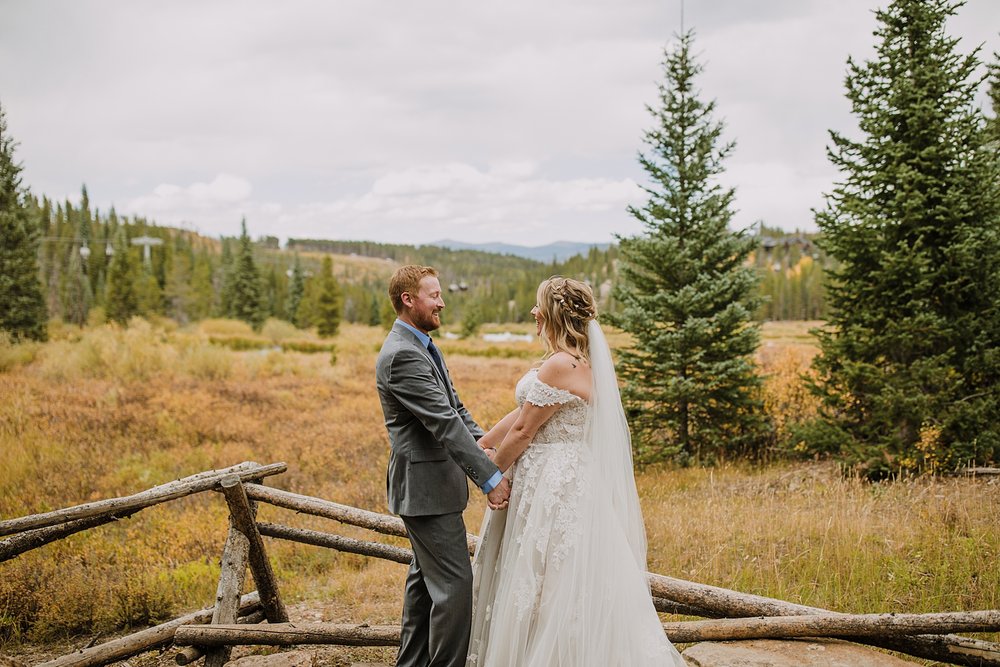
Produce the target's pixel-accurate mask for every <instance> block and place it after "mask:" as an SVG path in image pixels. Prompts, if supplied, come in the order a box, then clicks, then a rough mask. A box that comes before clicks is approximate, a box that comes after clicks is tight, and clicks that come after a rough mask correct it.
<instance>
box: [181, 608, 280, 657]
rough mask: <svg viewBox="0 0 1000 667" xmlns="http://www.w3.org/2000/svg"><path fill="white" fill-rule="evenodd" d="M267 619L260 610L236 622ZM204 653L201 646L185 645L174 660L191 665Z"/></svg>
mask: <svg viewBox="0 0 1000 667" xmlns="http://www.w3.org/2000/svg"><path fill="white" fill-rule="evenodd" d="M241 612H242V610H241ZM265 620H266V619H265V618H264V612H263V611H259V610H258V611H255V612H254V613H252V614H249V615H247V616H243V617H241V618H239V619H237V620H236V622H237V623H263V622H264V621H265ZM203 655H205V651H204V650H203V649H202V648H201V647H200V646H185V647H184V648H182V649H181V650H179V651H177V653H176V654H175V655H174V662H176V663H177V664H178V665H190V664H191V663H192V662H195V661H196V660H198V659H200V658H201V657H202V656H203Z"/></svg>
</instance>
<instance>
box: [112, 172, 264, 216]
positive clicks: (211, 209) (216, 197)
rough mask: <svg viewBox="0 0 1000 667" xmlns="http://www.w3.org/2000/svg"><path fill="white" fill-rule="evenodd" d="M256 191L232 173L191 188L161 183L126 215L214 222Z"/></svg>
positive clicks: (131, 203)
mask: <svg viewBox="0 0 1000 667" xmlns="http://www.w3.org/2000/svg"><path fill="white" fill-rule="evenodd" d="M252 192H253V187H252V186H251V185H250V182H249V181H247V180H246V179H244V178H241V177H239V176H234V175H232V174H218V175H217V176H216V177H215V178H214V179H212V180H211V181H210V182H208V183H192V184H190V185H187V186H180V185H174V184H173V183H161V184H160V185H157V186H156V187H155V188H154V189H153V191H152V192H151V193H149V194H147V195H142V196H139V197H136V198H134V199H132V200H130V201H129V202H128V203H127V204H126V206H125V212H130V213H132V214H136V215H146V216H156V217H159V218H163V219H168V220H171V221H175V222H176V221H181V220H194V219H198V218H199V217H202V216H208V217H209V219H211V218H215V217H217V216H219V215H225V214H226V212H228V211H232V210H233V209H234V207H237V208H238V207H239V205H240V204H242V203H246V202H248V201H249V197H250V194H251V193H252Z"/></svg>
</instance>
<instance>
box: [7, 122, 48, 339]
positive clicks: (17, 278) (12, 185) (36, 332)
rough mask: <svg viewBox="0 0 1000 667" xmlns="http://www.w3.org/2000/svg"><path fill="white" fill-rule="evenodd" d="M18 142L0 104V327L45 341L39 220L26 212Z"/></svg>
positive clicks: (46, 314) (11, 334)
mask: <svg viewBox="0 0 1000 667" xmlns="http://www.w3.org/2000/svg"><path fill="white" fill-rule="evenodd" d="M16 146H17V144H16V143H15V142H14V139H13V137H11V136H10V134H9V133H8V132H7V119H6V114H5V113H4V110H3V107H2V106H0V330H2V331H5V332H7V334H8V335H9V336H11V337H12V338H14V339H15V340H22V339H31V340H45V339H46V338H47V337H48V330H47V328H46V321H47V320H48V313H47V310H46V307H45V297H44V296H43V295H42V285H41V282H40V281H39V269H38V241H39V239H38V221H37V220H35V219H34V218H33V217H32V216H30V215H29V213H28V209H27V206H26V198H27V196H28V193H27V190H26V189H25V188H23V187H22V185H21V165H19V164H18V163H17V162H15V160H14V149H15V148H16Z"/></svg>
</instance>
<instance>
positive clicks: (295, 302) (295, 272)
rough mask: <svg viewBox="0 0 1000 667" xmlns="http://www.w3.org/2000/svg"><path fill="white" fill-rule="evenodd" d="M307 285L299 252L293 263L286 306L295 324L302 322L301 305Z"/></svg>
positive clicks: (289, 317) (289, 316) (288, 314)
mask: <svg viewBox="0 0 1000 667" xmlns="http://www.w3.org/2000/svg"><path fill="white" fill-rule="evenodd" d="M305 287H306V286H305V275H304V274H303V273H302V262H301V261H300V260H299V253H295V263H294V264H293V265H292V280H291V282H290V283H289V285H288V301H287V306H286V310H287V313H286V314H287V316H288V321H289V322H291V323H292V324H294V325H295V326H301V324H302V323H301V321H300V318H299V306H300V305H301V304H302V296H303V295H304V294H305Z"/></svg>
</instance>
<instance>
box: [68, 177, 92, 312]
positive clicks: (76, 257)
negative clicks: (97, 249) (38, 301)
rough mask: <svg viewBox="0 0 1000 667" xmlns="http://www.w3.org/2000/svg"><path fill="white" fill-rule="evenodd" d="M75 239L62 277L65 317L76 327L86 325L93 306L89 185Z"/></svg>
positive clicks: (83, 199)
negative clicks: (89, 258) (89, 261)
mask: <svg viewBox="0 0 1000 667" xmlns="http://www.w3.org/2000/svg"><path fill="white" fill-rule="evenodd" d="M76 229H77V231H76V238H74V239H73V243H72V244H70V254H69V262H68V264H67V266H66V273H65V274H63V276H62V316H63V319H64V320H66V321H67V322H72V323H73V324H76V325H77V326H83V325H84V324H86V323H87V314H88V313H89V312H90V307H91V306H92V305H93V301H94V294H93V289H92V287H91V282H90V277H89V276H88V275H87V272H88V267H89V264H88V261H87V258H88V257H89V255H90V200H89V199H88V197H87V186H84V187H83V192H82V203H81V205H80V215H79V217H78V219H77V226H76Z"/></svg>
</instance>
